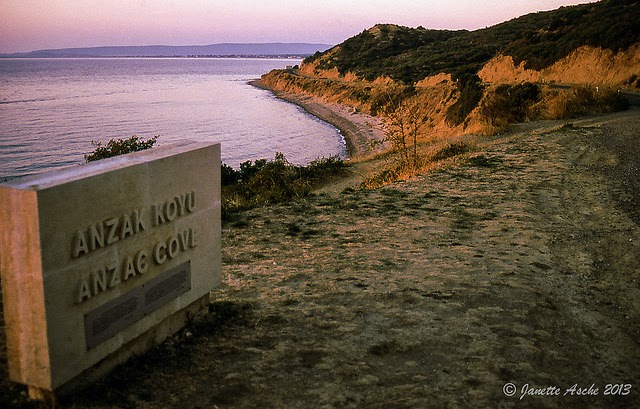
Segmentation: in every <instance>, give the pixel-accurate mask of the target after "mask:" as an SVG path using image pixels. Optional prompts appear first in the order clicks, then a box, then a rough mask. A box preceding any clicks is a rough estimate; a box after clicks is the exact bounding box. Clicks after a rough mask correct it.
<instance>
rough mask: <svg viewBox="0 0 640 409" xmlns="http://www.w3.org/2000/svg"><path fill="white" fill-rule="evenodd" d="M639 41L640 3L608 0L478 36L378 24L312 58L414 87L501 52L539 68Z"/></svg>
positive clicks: (470, 68) (475, 66)
mask: <svg viewBox="0 0 640 409" xmlns="http://www.w3.org/2000/svg"><path fill="white" fill-rule="evenodd" d="M638 42H640V2H638V0H604V1H601V2H599V3H592V4H584V5H579V6H573V7H563V8H560V9H558V10H554V11H548V12H540V13H534V14H529V15H526V16H523V17H520V18H517V19H514V20H511V21H507V22H505V23H502V24H498V25H496V26H493V27H490V28H486V29H483V30H476V31H466V30H460V31H447V30H427V29H425V28H422V27H418V28H409V27H401V26H396V25H390V24H379V25H376V26H375V27H373V28H371V29H369V30H365V31H363V32H362V33H361V34H359V35H356V36H354V37H352V38H349V39H348V40H346V41H345V42H343V43H342V44H340V45H338V46H336V47H334V48H332V49H330V50H328V51H325V52H324V53H316V54H315V55H313V56H311V57H308V58H307V59H306V60H305V63H311V62H314V61H315V62H317V64H318V68H320V69H327V70H328V69H333V68H337V70H338V71H339V72H340V74H342V75H344V74H346V73H348V72H351V73H353V74H356V75H357V76H358V78H360V79H366V80H369V81H371V80H374V79H375V78H378V77H382V76H387V77H390V78H392V79H393V80H395V81H399V82H402V83H405V84H413V83H415V82H417V81H419V80H421V79H423V78H425V77H428V76H431V75H435V74H438V73H441V72H444V73H449V74H452V76H453V77H454V78H460V77H462V76H464V75H465V74H476V73H477V72H478V70H479V69H480V68H481V67H482V66H483V65H484V64H485V63H487V62H488V61H489V60H490V59H491V58H493V57H494V56H495V55H496V54H498V53H503V54H505V55H511V56H513V58H514V61H515V62H516V63H519V62H522V61H526V67H527V68H532V69H541V68H545V67H548V66H550V65H552V64H553V63H554V62H556V61H558V60H559V59H561V58H563V57H565V56H567V55H569V54H570V53H571V52H572V51H574V50H575V49H576V48H578V47H580V46H583V45H588V46H593V47H601V48H606V49H611V50H612V51H614V52H616V51H619V50H624V49H626V48H628V47H629V46H631V45H633V44H635V43H638Z"/></svg>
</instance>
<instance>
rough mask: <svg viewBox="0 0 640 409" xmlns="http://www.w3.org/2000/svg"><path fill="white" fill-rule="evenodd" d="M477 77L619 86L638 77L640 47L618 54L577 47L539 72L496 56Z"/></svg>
mask: <svg viewBox="0 0 640 409" xmlns="http://www.w3.org/2000/svg"><path fill="white" fill-rule="evenodd" d="M478 75H479V76H480V78H482V80H483V81H485V82H491V83H517V82H523V81H529V82H557V83H563V84H588V85H594V86H597V85H604V86H610V87H619V86H623V85H625V83H626V82H627V81H628V80H629V79H630V78H631V77H632V76H633V75H636V76H639V77H640V45H635V46H633V47H631V48H629V49H628V50H626V51H621V52H618V53H614V52H613V51H611V50H608V49H607V50H603V49H601V48H593V47H586V46H585V47H580V48H578V49H576V50H575V51H574V52H573V53H571V54H570V55H568V56H567V57H565V58H563V59H562V60H560V61H558V62H556V63H555V64H553V65H552V66H551V67H549V68H545V69H543V70H541V71H536V70H528V69H526V68H525V63H524V62H523V63H521V64H519V65H518V66H516V65H515V64H514V62H513V59H512V58H511V57H510V56H504V55H499V56H497V57H495V58H493V59H492V60H491V61H489V62H488V63H487V64H486V65H485V66H484V67H483V68H482V69H481V70H480V72H479V73H478Z"/></svg>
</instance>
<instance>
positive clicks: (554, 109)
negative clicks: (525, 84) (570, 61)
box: [544, 87, 629, 119]
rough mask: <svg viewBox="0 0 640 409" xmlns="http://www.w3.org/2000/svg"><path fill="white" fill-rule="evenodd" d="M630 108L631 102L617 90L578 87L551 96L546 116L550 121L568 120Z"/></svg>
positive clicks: (547, 104)
mask: <svg viewBox="0 0 640 409" xmlns="http://www.w3.org/2000/svg"><path fill="white" fill-rule="evenodd" d="M628 108H629V101H627V100H626V98H624V97H623V96H622V95H620V94H619V93H618V92H617V91H616V90H613V89H600V90H596V89H595V88H591V87H577V88H572V89H569V90H566V91H560V92H555V93H553V94H550V95H549V96H548V97H547V98H546V112H545V114H546V115H544V116H545V117H547V118H548V119H568V118H577V117H579V116H583V115H596V114H601V113H609V112H618V111H624V110H626V109H628Z"/></svg>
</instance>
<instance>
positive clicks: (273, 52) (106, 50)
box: [2, 43, 331, 58]
mask: <svg viewBox="0 0 640 409" xmlns="http://www.w3.org/2000/svg"><path fill="white" fill-rule="evenodd" d="M330 47H331V46H330V45H328V44H309V43H224V44H211V45H198V46H166V45H149V46H114V47H88V48H63V49H56V50H38V51H32V52H28V53H18V54H5V55H2V57H19V58H52V57H57V58H72V57H187V56H214V57H226V56H260V57H273V56H299V57H305V56H308V55H312V54H313V53H316V52H321V51H325V50H327V49H328V48H330Z"/></svg>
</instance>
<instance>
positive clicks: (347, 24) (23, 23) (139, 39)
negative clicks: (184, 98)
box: [0, 0, 588, 53]
mask: <svg viewBox="0 0 640 409" xmlns="http://www.w3.org/2000/svg"><path fill="white" fill-rule="evenodd" d="M587 2H588V1H580V0H575V1H572V0H508V1H496V0H444V1H441V0H437V1H436V0H423V1H420V0H260V1H249V0H231V1H229V0H227V1H224V0H223V1H220V0H218V1H211V0H0V53H10V52H26V51H33V50H39V49H47V48H67V47H93V46H102V45H149V44H165V45H199V44H215V43H223V42H313V43H326V44H337V43H340V42H342V41H343V40H345V39H347V38H349V37H351V36H353V35H355V34H357V33H359V32H361V31H362V30H364V29H366V28H369V27H371V26H373V25H374V24H376V23H395V24H401V25H406V26H411V27H417V26H420V25H421V26H423V27H426V28H435V29H461V28H465V29H471V30H473V29H477V28H482V27H486V26H490V25H494V24H497V23H500V22H503V21H506V20H509V19H512V18H514V17H518V16H521V15H524V14H527V13H531V12H535V11H542V10H552V9H556V8H558V7H560V6H563V5H574V4H580V3H587Z"/></svg>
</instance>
